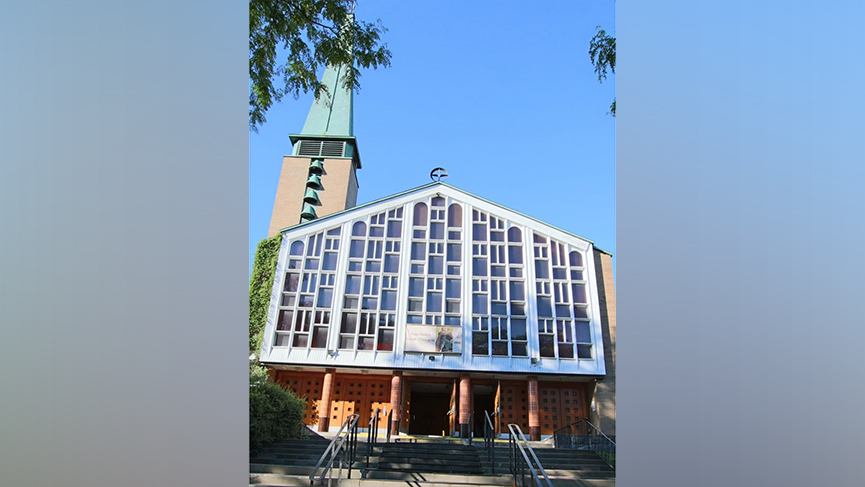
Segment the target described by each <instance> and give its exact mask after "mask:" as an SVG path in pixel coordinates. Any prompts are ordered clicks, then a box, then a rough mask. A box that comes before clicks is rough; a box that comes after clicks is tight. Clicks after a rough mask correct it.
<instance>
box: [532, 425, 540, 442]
mask: <svg viewBox="0 0 865 487" xmlns="http://www.w3.org/2000/svg"><path fill="white" fill-rule="evenodd" d="M529 440H531V441H541V427H540V426H529Z"/></svg>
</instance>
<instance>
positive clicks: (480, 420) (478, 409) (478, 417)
mask: <svg viewBox="0 0 865 487" xmlns="http://www.w3.org/2000/svg"><path fill="white" fill-rule="evenodd" d="M473 389H474V394H473V398H474V415H473V416H474V421H473V423H474V425H473V431H474V436H475V438H483V436H484V424H485V423H486V421H487V419H486V416H487V415H489V416H490V419H491V420H492V419H493V412H495V402H496V401H495V399H496V387H495V386H493V385H484V384H476V385H474V387H473ZM484 413H486V414H484Z"/></svg>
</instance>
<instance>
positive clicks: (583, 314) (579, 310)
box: [574, 306, 589, 318]
mask: <svg viewBox="0 0 865 487" xmlns="http://www.w3.org/2000/svg"><path fill="white" fill-rule="evenodd" d="M588 317H589V309H588V308H586V307H585V306H574V318H588Z"/></svg>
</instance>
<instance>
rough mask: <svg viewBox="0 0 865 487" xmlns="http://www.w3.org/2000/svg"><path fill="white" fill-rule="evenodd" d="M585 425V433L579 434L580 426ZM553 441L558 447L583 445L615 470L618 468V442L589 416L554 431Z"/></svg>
mask: <svg viewBox="0 0 865 487" xmlns="http://www.w3.org/2000/svg"><path fill="white" fill-rule="evenodd" d="M583 425H585V433H584V434H578V432H577V430H578V428H579V427H580V426H583ZM595 438H597V439H598V441H596V440H595ZM553 441H554V443H555V447H556V448H570V449H574V450H576V449H580V448H583V447H585V448H588V449H590V450H592V451H594V452H595V453H597V454H598V456H599V457H601V459H602V460H603V461H604V462H606V463H607V465H609V466H610V467H612V468H613V470H615V468H616V442H615V441H613V440H612V439H611V438H610V437H609V436H607V435H606V434H604V432H603V431H601V430H600V429H599V428H598V427H597V426H595V425H594V424H592V423H591V422H590V421H589V420H588V418H584V419H581V420H579V421H577V422H575V423H571V424H569V425H567V426H565V427H563V428H559V429H557V430H556V431H555V433H553Z"/></svg>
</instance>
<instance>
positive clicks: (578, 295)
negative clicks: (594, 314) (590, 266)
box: [572, 284, 586, 303]
mask: <svg viewBox="0 0 865 487" xmlns="http://www.w3.org/2000/svg"><path fill="white" fill-rule="evenodd" d="M572 287H573V289H574V302H575V303H585V302H586V285H585V284H574V285H573V286H572Z"/></svg>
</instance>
